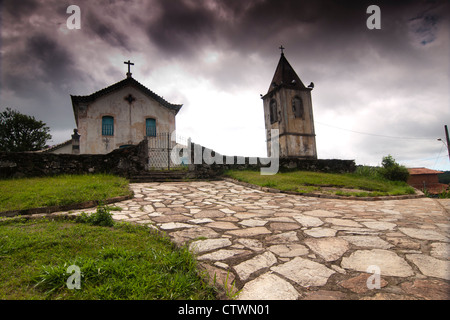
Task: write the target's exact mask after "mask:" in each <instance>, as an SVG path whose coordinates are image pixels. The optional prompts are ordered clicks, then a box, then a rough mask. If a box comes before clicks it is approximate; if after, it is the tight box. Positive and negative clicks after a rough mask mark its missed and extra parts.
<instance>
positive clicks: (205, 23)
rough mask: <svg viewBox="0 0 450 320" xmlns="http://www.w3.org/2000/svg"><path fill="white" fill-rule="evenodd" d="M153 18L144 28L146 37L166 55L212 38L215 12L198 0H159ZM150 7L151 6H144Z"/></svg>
mask: <svg viewBox="0 0 450 320" xmlns="http://www.w3.org/2000/svg"><path fill="white" fill-rule="evenodd" d="M157 7H158V15H157V18H156V19H154V20H153V21H151V22H150V23H149V25H148V26H147V27H146V31H147V34H148V37H149V39H150V41H152V42H154V43H155V44H156V45H157V46H158V47H159V48H160V50H162V51H163V52H164V53H166V54H169V55H180V54H183V55H186V54H189V53H191V52H192V51H196V47H198V46H201V45H203V43H205V42H209V41H214V32H215V14H214V12H213V11H211V10H209V9H208V8H207V7H206V6H204V3H203V2H202V1H199V2H191V3H189V4H188V3H187V2H186V1H182V0H172V1H160V2H159V3H158V5H157ZM147 9H148V10H152V6H149V7H148V8H147Z"/></svg>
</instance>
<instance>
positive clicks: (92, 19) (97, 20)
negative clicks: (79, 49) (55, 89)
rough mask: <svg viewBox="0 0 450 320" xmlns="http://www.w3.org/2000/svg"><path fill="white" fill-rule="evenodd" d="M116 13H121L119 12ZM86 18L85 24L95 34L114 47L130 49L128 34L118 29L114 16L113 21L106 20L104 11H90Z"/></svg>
mask: <svg viewBox="0 0 450 320" xmlns="http://www.w3.org/2000/svg"><path fill="white" fill-rule="evenodd" d="M116 13H117V14H119V12H116ZM85 19H86V20H85V22H84V25H85V27H86V28H87V29H88V30H89V31H91V32H92V34H93V36H95V37H97V38H98V39H100V40H102V41H105V42H106V43H107V44H108V45H110V46H112V47H123V48H125V49H126V50H128V51H129V50H130V46H129V41H128V35H127V34H126V33H124V32H121V31H120V30H118V28H117V27H116V25H115V22H114V18H113V19H112V21H106V19H105V18H104V15H103V14H102V12H99V13H96V12H94V11H88V12H87V13H86V18H85Z"/></svg>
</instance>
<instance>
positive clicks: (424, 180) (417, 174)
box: [407, 168, 448, 194]
mask: <svg viewBox="0 0 450 320" xmlns="http://www.w3.org/2000/svg"><path fill="white" fill-rule="evenodd" d="M408 171H409V179H408V181H407V183H408V184H409V185H410V186H412V187H414V188H416V189H419V190H422V191H423V190H427V192H429V193H432V194H438V193H441V192H442V191H445V190H446V189H447V188H448V185H446V184H443V183H440V182H439V179H438V174H440V173H443V172H442V171H436V170H431V169H427V168H408Z"/></svg>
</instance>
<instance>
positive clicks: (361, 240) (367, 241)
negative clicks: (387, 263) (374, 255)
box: [340, 236, 393, 249]
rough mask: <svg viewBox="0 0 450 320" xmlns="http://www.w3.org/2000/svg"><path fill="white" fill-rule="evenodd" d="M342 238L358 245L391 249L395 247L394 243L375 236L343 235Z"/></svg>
mask: <svg viewBox="0 0 450 320" xmlns="http://www.w3.org/2000/svg"><path fill="white" fill-rule="evenodd" d="M340 238H341V239H344V240H346V241H348V242H350V243H351V244H353V245H355V246H358V247H365V248H378V249H389V248H392V247H393V245H392V244H389V243H388V242H386V241H384V240H383V239H381V238H379V237H375V236H341V237H340Z"/></svg>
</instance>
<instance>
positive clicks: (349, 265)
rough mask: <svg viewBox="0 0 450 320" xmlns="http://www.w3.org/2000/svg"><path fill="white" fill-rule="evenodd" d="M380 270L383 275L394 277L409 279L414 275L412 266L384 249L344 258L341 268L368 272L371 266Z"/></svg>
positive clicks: (356, 252)
mask: <svg viewBox="0 0 450 320" xmlns="http://www.w3.org/2000/svg"><path fill="white" fill-rule="evenodd" d="M372 265H375V266H377V267H379V268H380V271H381V275H384V276H394V277H409V276H412V275H414V271H413V269H412V268H411V267H410V265H409V264H408V263H407V262H406V261H405V260H404V259H403V258H401V257H399V256H398V255H397V254H395V253H394V252H392V251H388V250H384V249H372V250H358V251H355V252H353V253H352V254H351V255H350V256H349V257H343V258H342V262H341V267H342V268H344V269H351V270H356V271H362V272H367V269H368V267H369V266H372Z"/></svg>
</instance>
